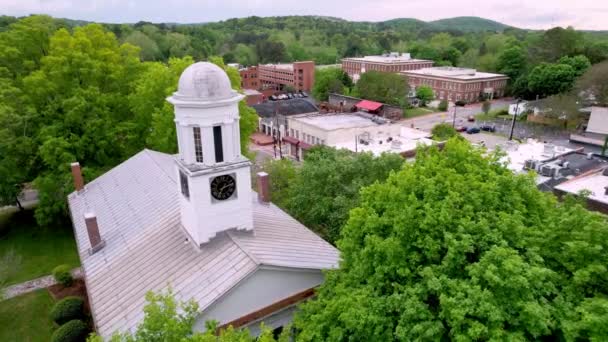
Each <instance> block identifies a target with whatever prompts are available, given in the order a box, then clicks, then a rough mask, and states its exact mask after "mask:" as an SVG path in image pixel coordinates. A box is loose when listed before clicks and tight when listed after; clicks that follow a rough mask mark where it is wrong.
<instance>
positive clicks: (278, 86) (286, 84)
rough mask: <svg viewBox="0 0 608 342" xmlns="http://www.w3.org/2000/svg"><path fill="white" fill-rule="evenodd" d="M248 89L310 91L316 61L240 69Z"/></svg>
mask: <svg viewBox="0 0 608 342" xmlns="http://www.w3.org/2000/svg"><path fill="white" fill-rule="evenodd" d="M239 72H240V74H241V86H242V87H243V88H246V89H257V90H268V89H270V90H276V91H284V90H286V89H287V88H292V89H293V90H295V91H310V90H311V89H312V86H313V84H314V82H315V62H313V61H303V62H293V63H285V64H260V65H258V66H252V67H248V68H242V69H240V70H239Z"/></svg>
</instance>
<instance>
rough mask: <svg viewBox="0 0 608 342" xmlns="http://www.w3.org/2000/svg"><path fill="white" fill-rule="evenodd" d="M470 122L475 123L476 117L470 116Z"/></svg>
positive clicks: (468, 119)
mask: <svg viewBox="0 0 608 342" xmlns="http://www.w3.org/2000/svg"><path fill="white" fill-rule="evenodd" d="M467 121H468V122H475V117H474V116H473V115H469V117H468V118H467Z"/></svg>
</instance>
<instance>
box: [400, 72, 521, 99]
mask: <svg viewBox="0 0 608 342" xmlns="http://www.w3.org/2000/svg"><path fill="white" fill-rule="evenodd" d="M401 75H403V76H406V77H407V79H408V84H409V86H410V87H411V88H412V89H415V88H417V87H419V86H423V85H426V86H429V87H431V88H433V92H434V93H435V99H438V100H447V101H454V102H455V101H465V102H468V103H471V102H477V101H479V100H480V99H483V98H484V97H485V98H490V99H492V98H495V97H502V96H504V93H505V87H506V86H507V80H508V79H509V77H508V76H506V75H502V74H492V73H488V72H479V71H477V70H475V69H467V68H456V67H434V68H424V69H420V70H409V71H402V72H401Z"/></svg>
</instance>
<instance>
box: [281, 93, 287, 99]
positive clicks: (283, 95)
mask: <svg viewBox="0 0 608 342" xmlns="http://www.w3.org/2000/svg"><path fill="white" fill-rule="evenodd" d="M287 99H288V97H287V95H285V94H281V95H279V100H287Z"/></svg>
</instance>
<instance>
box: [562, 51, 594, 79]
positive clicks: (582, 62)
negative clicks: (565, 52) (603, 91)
mask: <svg viewBox="0 0 608 342" xmlns="http://www.w3.org/2000/svg"><path fill="white" fill-rule="evenodd" d="M558 63H559V64H566V65H569V66H571V67H572V69H574V73H575V74H576V77H579V76H581V75H582V74H584V73H585V71H587V69H589V68H590V67H591V62H589V59H588V58H587V57H586V56H584V55H577V56H573V57H569V56H564V57H562V58H560V59H559V62H558Z"/></svg>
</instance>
